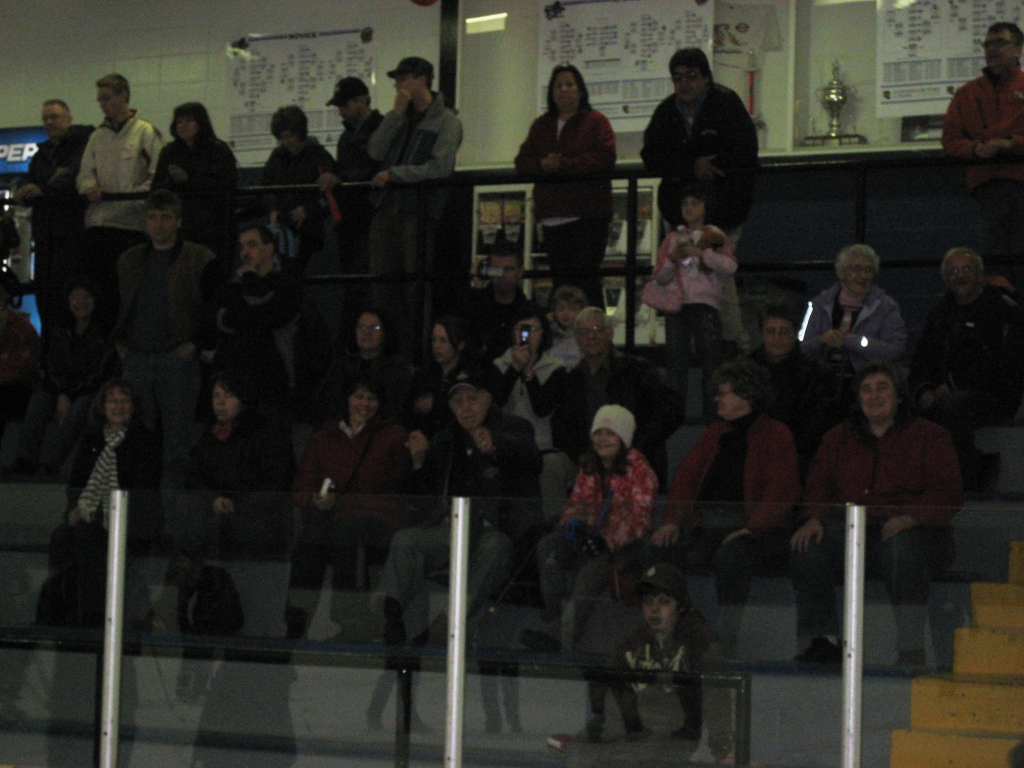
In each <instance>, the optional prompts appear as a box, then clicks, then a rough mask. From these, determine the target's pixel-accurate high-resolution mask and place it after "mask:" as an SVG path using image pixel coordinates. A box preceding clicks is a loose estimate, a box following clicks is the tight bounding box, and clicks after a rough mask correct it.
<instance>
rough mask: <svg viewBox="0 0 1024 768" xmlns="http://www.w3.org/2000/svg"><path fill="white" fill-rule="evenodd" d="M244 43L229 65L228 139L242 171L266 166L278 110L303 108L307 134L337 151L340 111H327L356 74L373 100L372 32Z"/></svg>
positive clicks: (253, 38)
mask: <svg viewBox="0 0 1024 768" xmlns="http://www.w3.org/2000/svg"><path fill="white" fill-rule="evenodd" d="M240 42H241V44H239V43H234V44H232V48H231V49H230V53H231V55H230V57H229V60H228V90H229V98H228V105H229V109H230V129H229V136H228V138H229V140H230V143H231V146H232V148H233V149H234V152H235V157H236V158H237V159H238V163H239V165H241V166H243V167H252V166H258V165H262V164H263V163H264V162H265V161H266V159H267V157H268V156H269V154H270V151H271V150H272V149H273V148H274V146H275V143H276V142H275V140H274V137H273V136H272V135H271V133H270V118H271V116H272V115H273V114H274V112H275V111H276V110H277V109H278V108H279V107H282V106H286V105H288V104H297V105H298V106H300V107H302V109H303V111H304V112H305V113H306V117H307V119H308V120H309V135H310V136H315V137H316V138H317V139H319V141H320V143H321V144H324V145H325V146H326V147H327V148H328V149H329V150H330V151H332V152H333V145H334V143H335V142H336V141H337V138H338V134H339V133H340V132H341V130H342V126H341V118H340V117H339V116H338V110H337V108H336V107H333V106H332V107H328V106H326V104H327V101H328V100H329V99H330V98H331V95H332V94H333V93H334V84H335V83H336V82H337V81H338V80H339V79H340V78H342V77H346V76H349V75H352V76H355V77H358V78H360V79H361V80H362V81H363V82H364V83H366V85H367V88H368V89H369V90H370V95H371V98H373V97H374V96H375V92H376V83H375V78H374V63H375V62H374V58H375V43H374V31H373V28H371V27H362V28H359V29H343V30H334V31H328V32H295V33H289V34H280V35H253V36H250V37H246V38H244V40H243V41H240Z"/></svg>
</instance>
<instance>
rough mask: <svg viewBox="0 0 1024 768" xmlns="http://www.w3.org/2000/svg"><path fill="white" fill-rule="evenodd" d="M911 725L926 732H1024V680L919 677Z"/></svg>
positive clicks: (913, 690) (914, 687) (913, 693)
mask: <svg viewBox="0 0 1024 768" xmlns="http://www.w3.org/2000/svg"><path fill="white" fill-rule="evenodd" d="M910 725H911V727H912V728H914V729H915V730H916V729H922V730H926V731H958V732H968V733H973V732H983V733H1024V680H1022V679H1020V678H1013V677H1006V678H995V677H990V676H982V677H960V676H956V675H941V676H940V675H936V676H927V677H916V678H914V681H913V682H912V683H911V699H910Z"/></svg>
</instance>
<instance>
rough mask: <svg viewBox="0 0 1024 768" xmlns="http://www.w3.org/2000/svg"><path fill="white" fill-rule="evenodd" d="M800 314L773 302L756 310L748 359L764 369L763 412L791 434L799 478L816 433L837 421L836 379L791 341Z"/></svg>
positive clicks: (819, 435)
mask: <svg viewBox="0 0 1024 768" xmlns="http://www.w3.org/2000/svg"><path fill="white" fill-rule="evenodd" d="M800 321H801V318H800V314H799V313H798V312H797V311H796V308H795V307H794V306H792V305H791V304H790V303H787V302H784V301H773V302H769V303H767V304H765V306H764V308H763V309H762V310H761V343H762V345H761V346H760V347H758V348H757V349H755V350H754V351H753V352H751V353H750V355H749V356H748V358H749V359H750V360H751V361H752V362H754V363H756V364H757V365H758V366H760V367H761V368H763V369H764V370H765V371H767V372H768V378H769V380H770V383H771V392H772V399H771V402H770V403H769V404H767V407H766V410H765V412H766V413H767V414H768V415H769V416H771V417H772V418H775V419H778V420H779V421H781V422H782V423H783V424H785V425H786V426H787V427H789V431H790V432H791V433H792V435H793V441H794V442H795V443H796V452H797V455H798V456H799V458H800V477H801V478H805V477H807V469H808V467H809V466H810V463H811V459H812V458H814V453H815V451H817V450H818V444H819V443H821V438H822V436H823V435H824V434H825V433H826V432H827V431H828V430H829V429H831V428H832V427H834V426H835V425H836V424H838V423H839V421H840V419H841V418H842V417H843V413H842V407H841V405H842V400H841V398H842V391H841V389H840V388H841V386H842V382H841V381H840V380H839V378H838V377H836V376H835V375H833V373H832V371H831V370H830V369H829V368H828V366H826V365H825V364H824V363H822V362H821V361H820V360H816V359H814V358H812V357H811V356H810V355H808V354H807V353H806V352H804V350H803V349H802V348H801V347H800V344H799V343H798V342H797V332H798V331H799V330H800Z"/></svg>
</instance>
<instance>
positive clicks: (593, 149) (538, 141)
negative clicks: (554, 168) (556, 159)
mask: <svg viewBox="0 0 1024 768" xmlns="http://www.w3.org/2000/svg"><path fill="white" fill-rule="evenodd" d="M557 134H558V118H557V117H555V116H554V115H552V114H543V115H541V116H540V117H538V118H537V119H536V120H534V121H533V125H531V126H530V132H529V133H528V134H527V136H526V141H524V142H523V145H522V146H521V147H520V148H519V154H518V155H516V170H517V171H519V173H522V174H525V175H529V176H540V175H541V173H542V172H541V169H540V161H541V159H542V158H544V157H547V156H548V155H550V154H551V153H552V152H556V153H559V154H561V155H562V169H561V171H560V172H559V174H558V175H559V176H568V177H571V176H583V175H587V174H591V173H601V172H609V173H610V172H611V171H612V170H614V168H615V131H613V130H612V124H611V123H609V122H608V118H607V117H605V116H604V115H602V114H601V113H600V112H598V111H597V110H595V109H591V110H588V111H587V112H580V113H577V114H575V115H573V116H572V117H570V118H569V120H568V121H567V122H566V123H565V126H564V127H563V128H562V134H561V136H558V135H557ZM533 204H534V208H535V209H536V212H537V219H538V220H539V219H547V218H554V217H559V216H579V217H581V218H602V217H610V216H611V215H612V183H611V181H610V180H601V179H597V180H593V181H577V182H572V183H568V184H555V183H552V184H545V183H537V184H536V185H535V186H534V188H533Z"/></svg>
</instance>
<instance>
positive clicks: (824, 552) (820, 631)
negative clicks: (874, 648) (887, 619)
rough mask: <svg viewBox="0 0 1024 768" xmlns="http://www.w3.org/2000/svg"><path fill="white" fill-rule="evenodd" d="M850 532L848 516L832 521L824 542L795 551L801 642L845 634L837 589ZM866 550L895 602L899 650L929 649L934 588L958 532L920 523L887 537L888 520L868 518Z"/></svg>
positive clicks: (870, 570) (874, 574)
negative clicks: (926, 639)
mask: <svg viewBox="0 0 1024 768" xmlns="http://www.w3.org/2000/svg"><path fill="white" fill-rule="evenodd" d="M845 537H846V527H845V525H844V524H843V521H842V520H829V521H826V522H825V535H824V537H823V538H822V540H821V542H819V543H814V542H812V543H811V545H810V546H809V547H808V549H807V551H806V552H796V551H794V552H792V553H791V555H790V568H791V570H792V575H793V587H794V590H795V591H796V615H797V636H798V637H799V638H800V639H801V641H806V640H808V639H810V638H813V637H823V636H825V635H834V636H836V637H838V636H839V635H840V634H841V632H840V624H839V611H838V608H837V605H836V592H835V590H836V587H837V586H838V585H839V584H841V583H842V581H843V575H844V572H845V568H844V553H845V549H846V546H845V545H846V539H845ZM866 550H867V551H866V555H867V557H866V566H867V569H866V570H867V576H868V578H876V579H880V580H881V581H882V582H883V583H884V584H885V591H886V593H887V594H888V595H889V599H890V600H891V601H892V603H893V609H894V611H895V614H896V638H897V644H898V647H899V650H901V651H906V650H918V649H924V625H925V621H926V619H927V615H928V614H927V604H928V592H929V589H930V587H931V582H932V579H935V578H938V577H939V576H940V575H941V574H942V572H943V571H944V570H945V569H946V568H948V567H949V565H950V563H951V562H952V559H953V537H952V535H951V534H950V533H949V532H948V531H945V530H941V529H935V528H925V527H923V526H920V525H918V526H915V527H913V528H909V529H907V530H905V531H903V532H902V533H899V534H897V535H895V536H893V537H892V538H891V539H889V540H888V541H882V521H881V520H877V519H875V520H870V521H869V523H868V531H867V537H866Z"/></svg>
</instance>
